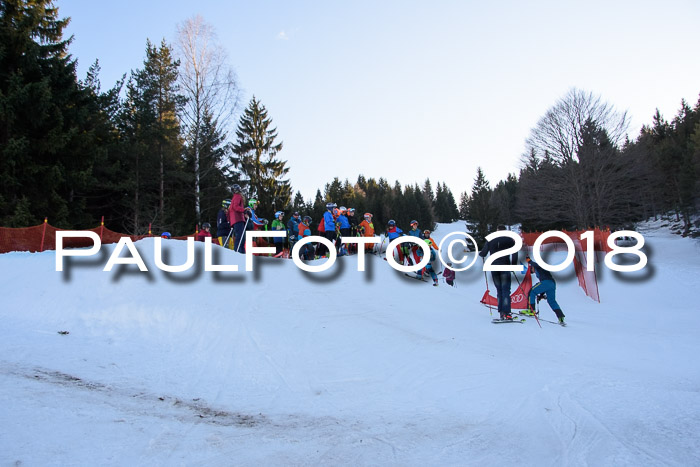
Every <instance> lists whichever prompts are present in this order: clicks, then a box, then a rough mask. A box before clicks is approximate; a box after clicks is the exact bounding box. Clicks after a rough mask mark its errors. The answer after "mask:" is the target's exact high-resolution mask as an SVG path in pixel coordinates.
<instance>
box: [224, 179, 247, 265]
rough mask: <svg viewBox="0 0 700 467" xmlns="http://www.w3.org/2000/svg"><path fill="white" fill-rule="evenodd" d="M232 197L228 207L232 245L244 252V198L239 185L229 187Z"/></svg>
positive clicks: (238, 250) (236, 249)
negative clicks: (231, 229)
mask: <svg viewBox="0 0 700 467" xmlns="http://www.w3.org/2000/svg"><path fill="white" fill-rule="evenodd" d="M231 191H232V192H233V197H232V198H231V205H230V206H229V207H228V217H229V224H231V228H233V241H234V243H233V245H234V249H235V251H237V252H239V253H245V238H244V237H245V223H246V217H245V208H246V206H245V200H244V199H243V195H242V194H241V186H240V185H238V184H235V185H233V186H232V187H231Z"/></svg>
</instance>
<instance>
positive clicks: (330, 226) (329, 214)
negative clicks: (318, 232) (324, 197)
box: [323, 203, 338, 251]
mask: <svg viewBox="0 0 700 467" xmlns="http://www.w3.org/2000/svg"><path fill="white" fill-rule="evenodd" d="M337 208H338V205H337V204H335V203H327V204H326V212H325V213H324V214H323V228H324V229H326V230H325V233H324V235H325V236H326V238H327V239H328V240H330V242H331V243H333V244H334V245H335V238H336V236H337V234H336V232H335V227H336V225H335V216H334V215H333V210H336V211H337ZM335 248H336V251H338V247H337V246H336V247H335Z"/></svg>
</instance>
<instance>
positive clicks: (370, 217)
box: [362, 212, 372, 219]
mask: <svg viewBox="0 0 700 467" xmlns="http://www.w3.org/2000/svg"><path fill="white" fill-rule="evenodd" d="M362 217H364V218H365V219H372V213H369V212H366V213H365V215H364V216H362Z"/></svg>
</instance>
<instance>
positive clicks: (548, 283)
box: [525, 256, 566, 326]
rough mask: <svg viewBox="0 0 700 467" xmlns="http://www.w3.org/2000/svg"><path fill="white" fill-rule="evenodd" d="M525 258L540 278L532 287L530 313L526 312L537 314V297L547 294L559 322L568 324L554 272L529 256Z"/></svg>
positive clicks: (548, 301)
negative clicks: (560, 303) (561, 305)
mask: <svg viewBox="0 0 700 467" xmlns="http://www.w3.org/2000/svg"><path fill="white" fill-rule="evenodd" d="M525 260H526V261H527V262H528V264H529V265H530V268H532V269H533V270H534V271H535V275H537V279H539V282H538V283H537V284H535V285H533V286H532V288H531V289H530V302H529V303H530V307H529V309H528V313H526V314H535V299H536V298H537V297H543V296H546V297H547V303H548V304H549V306H550V307H551V308H552V310H553V311H554V314H555V315H557V318H558V319H559V324H561V325H562V326H564V325H566V323H565V322H564V313H563V312H562V311H561V308H560V307H559V304H558V303H557V295H556V294H557V283H556V282H554V277H552V273H550V272H549V271H547V270H546V269H544V268H542V266H540V265H539V264H537V263H535V262H534V261H532V260H531V259H530V257H529V256H528V257H526V258H525Z"/></svg>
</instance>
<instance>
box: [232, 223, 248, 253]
mask: <svg viewBox="0 0 700 467" xmlns="http://www.w3.org/2000/svg"><path fill="white" fill-rule="evenodd" d="M249 220H250V217H248V218H246V220H245V225H244V226H243V233H242V234H241V238H240V239H239V240H238V245H237V246H236V250H235V251H238V249H239V248H240V247H241V242H242V241H243V237H245V229H246V228H247V227H248V221H249ZM239 253H240V252H239Z"/></svg>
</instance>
